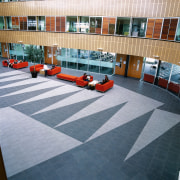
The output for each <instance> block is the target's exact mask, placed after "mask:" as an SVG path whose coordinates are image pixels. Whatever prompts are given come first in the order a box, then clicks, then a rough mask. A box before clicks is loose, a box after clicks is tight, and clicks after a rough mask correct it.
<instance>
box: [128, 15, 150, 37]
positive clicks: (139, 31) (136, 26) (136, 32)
mask: <svg viewBox="0 0 180 180" xmlns="http://www.w3.org/2000/svg"><path fill="white" fill-rule="evenodd" d="M146 23H147V18H133V23H132V33H131V36H134V37H145V31H146Z"/></svg>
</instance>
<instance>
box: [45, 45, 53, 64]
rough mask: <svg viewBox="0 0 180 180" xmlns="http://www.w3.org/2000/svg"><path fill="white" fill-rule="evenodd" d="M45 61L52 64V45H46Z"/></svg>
mask: <svg viewBox="0 0 180 180" xmlns="http://www.w3.org/2000/svg"><path fill="white" fill-rule="evenodd" d="M44 62H45V63H47V64H52V53H51V47H47V46H44Z"/></svg>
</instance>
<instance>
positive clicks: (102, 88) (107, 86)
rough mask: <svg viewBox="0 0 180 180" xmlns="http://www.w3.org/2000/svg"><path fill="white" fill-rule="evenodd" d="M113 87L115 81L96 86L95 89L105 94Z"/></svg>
mask: <svg viewBox="0 0 180 180" xmlns="http://www.w3.org/2000/svg"><path fill="white" fill-rule="evenodd" d="M113 86H114V81H113V80H109V81H108V82H106V83H104V84H96V86H95V89H96V90H97V91H101V92H105V91H107V90H108V89H110V88H112V87H113Z"/></svg>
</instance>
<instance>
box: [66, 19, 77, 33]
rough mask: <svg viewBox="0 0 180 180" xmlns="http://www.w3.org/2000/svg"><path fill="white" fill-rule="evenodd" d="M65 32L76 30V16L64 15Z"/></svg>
mask: <svg viewBox="0 0 180 180" xmlns="http://www.w3.org/2000/svg"><path fill="white" fill-rule="evenodd" d="M66 32H77V16H67V17H66Z"/></svg>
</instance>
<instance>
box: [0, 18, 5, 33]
mask: <svg viewBox="0 0 180 180" xmlns="http://www.w3.org/2000/svg"><path fill="white" fill-rule="evenodd" d="M3 29H4V18H3V17H2V16H0V30H3Z"/></svg>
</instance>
